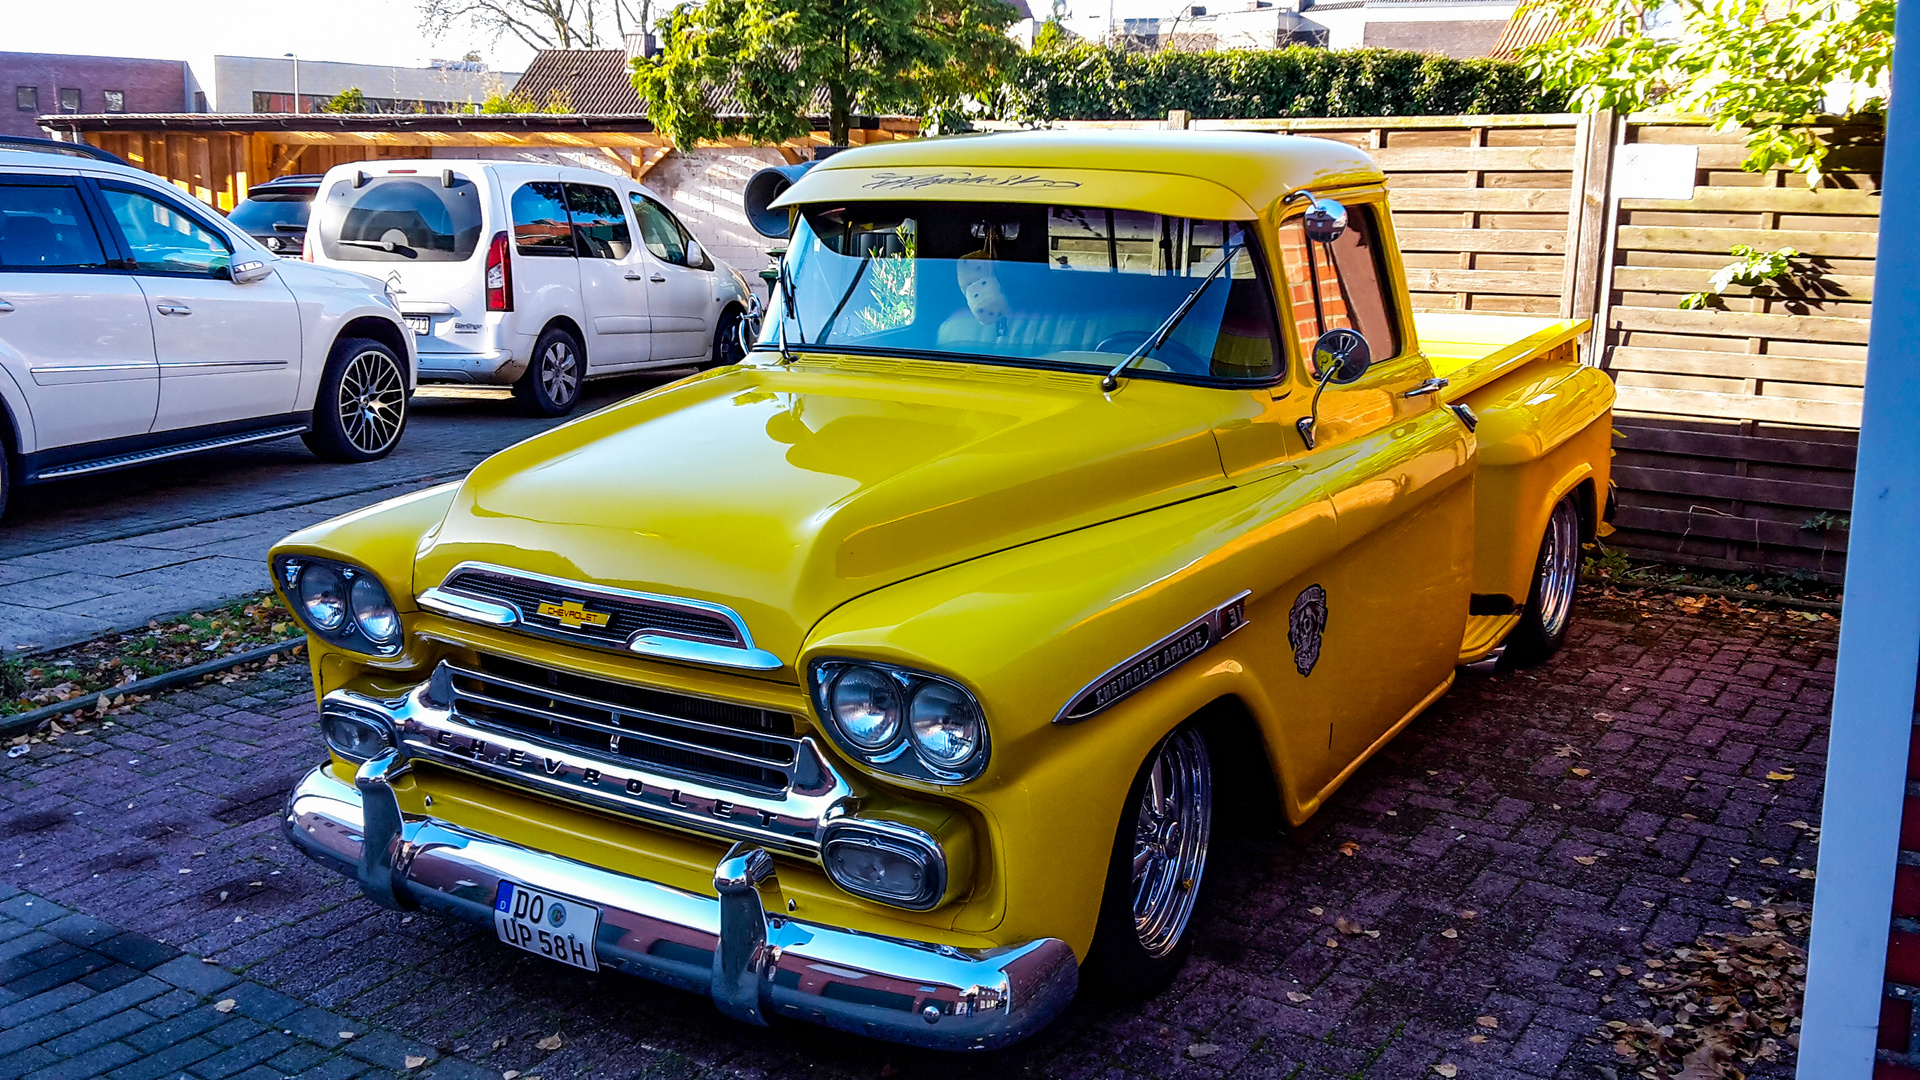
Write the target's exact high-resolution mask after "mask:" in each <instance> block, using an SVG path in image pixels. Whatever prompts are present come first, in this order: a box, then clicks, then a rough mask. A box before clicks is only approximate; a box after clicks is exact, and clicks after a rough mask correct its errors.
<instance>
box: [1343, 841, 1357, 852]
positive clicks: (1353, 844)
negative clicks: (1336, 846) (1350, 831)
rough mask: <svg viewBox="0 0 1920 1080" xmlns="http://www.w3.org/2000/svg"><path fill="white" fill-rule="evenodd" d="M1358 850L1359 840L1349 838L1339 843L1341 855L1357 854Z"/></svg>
mask: <svg viewBox="0 0 1920 1080" xmlns="http://www.w3.org/2000/svg"><path fill="white" fill-rule="evenodd" d="M1359 852H1360V842H1359V841H1357V840H1349V841H1347V842H1346V843H1344V844H1341V845H1340V854H1342V855H1357V854H1359Z"/></svg>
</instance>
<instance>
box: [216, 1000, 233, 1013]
mask: <svg viewBox="0 0 1920 1080" xmlns="http://www.w3.org/2000/svg"><path fill="white" fill-rule="evenodd" d="M239 1007H240V1003H239V1002H237V1001H235V1000H233V999H232V998H222V999H220V1000H219V1001H216V1002H214V1003H213V1011H214V1012H218V1013H230V1012H232V1011H233V1010H235V1009H237V1008H239Z"/></svg>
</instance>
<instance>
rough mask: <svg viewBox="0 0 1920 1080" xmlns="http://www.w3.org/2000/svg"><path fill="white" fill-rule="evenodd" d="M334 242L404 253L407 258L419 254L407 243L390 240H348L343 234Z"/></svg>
mask: <svg viewBox="0 0 1920 1080" xmlns="http://www.w3.org/2000/svg"><path fill="white" fill-rule="evenodd" d="M335 243H340V244H345V245H347V246H348V247H363V248H372V249H374V250H375V251H385V252H390V253H392V254H395V255H405V256H406V257H407V258H409V259H411V258H413V257H415V256H417V255H418V254H419V252H417V251H415V250H414V249H412V248H410V247H408V246H407V245H405V244H396V243H394V242H393V241H391V240H349V239H347V238H346V237H344V236H343V237H341V238H340V239H339V240H337V241H335Z"/></svg>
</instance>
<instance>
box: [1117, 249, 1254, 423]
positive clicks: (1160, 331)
mask: <svg viewBox="0 0 1920 1080" xmlns="http://www.w3.org/2000/svg"><path fill="white" fill-rule="evenodd" d="M1245 246H1246V240H1244V239H1242V240H1240V241H1239V242H1238V243H1235V244H1227V245H1225V246H1223V247H1221V249H1220V261H1219V263H1217V264H1216V265H1215V266H1214V268H1213V269H1211V270H1209V271H1207V276H1206V277H1205V278H1203V279H1201V282H1200V284H1198V285H1195V286H1194V287H1193V291H1192V292H1190V293H1188V294H1187V298H1186V299H1185V300H1182V301H1180V306H1179V307H1177V308H1174V309H1173V314H1171V315H1169V316H1167V321H1165V322H1163V323H1161V324H1160V326H1159V327H1158V328H1157V329H1155V330H1154V332H1153V333H1151V334H1148V335H1147V339H1146V340H1145V341H1142V342H1141V343H1140V347H1139V348H1137V349H1135V350H1133V352H1131V353H1129V354H1128V355H1127V358H1126V359H1125V360H1122V361H1120V362H1119V363H1117V364H1115V365H1113V370H1111V371H1109V372H1107V373H1106V374H1105V375H1104V376H1102V377H1101V379H1100V389H1102V390H1105V391H1107V392H1108V393H1112V392H1113V391H1115V390H1117V389H1119V387H1120V373H1121V372H1123V371H1125V370H1127V368H1129V367H1132V366H1133V362H1134V361H1136V360H1138V359H1140V358H1141V357H1143V356H1145V355H1147V354H1148V353H1150V352H1152V351H1153V350H1155V349H1158V348H1159V347H1160V346H1162V345H1165V344H1166V343H1167V338H1168V337H1170V336H1172V334H1173V331H1174V328H1175V327H1177V326H1179V325H1180V320H1181V319H1184V318H1186V317H1187V312H1189V311H1192V310H1193V305H1195V304H1197V303H1199V302H1200V294H1201V293H1204V292H1206V291H1207V286H1209V285H1211V284H1213V279H1214V278H1217V277H1219V276H1220V271H1222V270H1225V269H1226V268H1227V264H1228V263H1230V262H1232V261H1233V257H1234V255H1236V254H1238V253H1239V252H1238V249H1239V248H1243V247H1245Z"/></svg>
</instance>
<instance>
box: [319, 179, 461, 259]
mask: <svg viewBox="0 0 1920 1080" xmlns="http://www.w3.org/2000/svg"><path fill="white" fill-rule="evenodd" d="M323 202H324V204H323V205H322V206H320V207H319V208H318V209H319V211H320V221H321V224H320V244H321V249H322V250H323V251H325V252H326V255H327V258H329V259H338V260H340V261H342V262H409V263H410V262H465V261H467V260H468V259H470V258H472V257H473V253H474V250H475V249H476V248H478V247H479V246H480V189H479V188H478V187H477V186H475V184H474V182H473V181H471V180H469V179H467V178H466V177H464V176H455V177H454V178H453V183H452V184H451V185H448V184H447V183H446V182H445V180H444V179H443V178H442V177H441V176H438V175H435V176H374V177H369V178H368V179H367V182H366V183H364V184H361V185H360V186H359V187H355V186H354V183H353V181H352V180H337V181H335V182H334V183H333V186H332V187H330V188H328V189H327V194H326V198H325V200H324V201H323Z"/></svg>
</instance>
